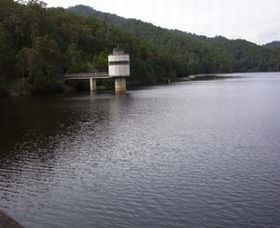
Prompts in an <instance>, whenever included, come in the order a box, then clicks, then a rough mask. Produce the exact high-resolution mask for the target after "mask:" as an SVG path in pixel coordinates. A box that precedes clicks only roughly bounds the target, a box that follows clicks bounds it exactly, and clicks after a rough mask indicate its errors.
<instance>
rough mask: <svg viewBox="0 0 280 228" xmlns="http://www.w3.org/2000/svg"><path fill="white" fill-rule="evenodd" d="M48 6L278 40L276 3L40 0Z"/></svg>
mask: <svg viewBox="0 0 280 228" xmlns="http://www.w3.org/2000/svg"><path fill="white" fill-rule="evenodd" d="M44 2H46V3H47V4H48V6H49V7H52V6H62V7H69V6H73V5H77V4H84V5H88V6H91V7H93V8H95V9H96V10H99V11H103V12H109V13H115V14H118V15H119V16H123V17H126V18H137V19H141V20H143V21H146V22H151V23H153V24H155V25H158V26H161V27H165V28H171V29H180V30H183V31H187V32H191V33H195V34H199V35H207V36H211V37H212V36H216V35H222V36H225V37H227V38H231V39H236V38H242V39H246V40H250V41H253V42H255V43H258V44H264V43H267V42H270V41H274V40H280V0H44Z"/></svg>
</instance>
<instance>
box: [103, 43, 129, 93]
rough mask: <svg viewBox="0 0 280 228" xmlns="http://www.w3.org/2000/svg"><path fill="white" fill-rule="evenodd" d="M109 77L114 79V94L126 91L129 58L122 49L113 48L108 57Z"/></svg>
mask: <svg viewBox="0 0 280 228" xmlns="http://www.w3.org/2000/svg"><path fill="white" fill-rule="evenodd" d="M108 68H109V77H110V78H114V79H115V92H116V94H122V93H125V91H126V78H127V77H130V58H129V55H128V54H126V53H125V52H124V49H122V48H115V49H114V50H113V54H110V55H109V56H108Z"/></svg>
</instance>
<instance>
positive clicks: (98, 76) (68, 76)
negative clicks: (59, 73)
mask: <svg viewBox="0 0 280 228" xmlns="http://www.w3.org/2000/svg"><path fill="white" fill-rule="evenodd" d="M63 78H64V79H90V78H93V79H103V78H104V79H106V78H111V77H110V76H109V74H108V73H107V72H96V73H78V74H65V75H63Z"/></svg>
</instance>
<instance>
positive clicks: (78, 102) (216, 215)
mask: <svg viewBox="0 0 280 228" xmlns="http://www.w3.org/2000/svg"><path fill="white" fill-rule="evenodd" d="M243 76H245V77H243V78H229V79H225V80H215V81H196V82H182V83H177V84H173V85H171V86H159V87H152V88H146V89H142V90H138V91H130V92H128V94H127V95H125V96H114V95H110V94H108V95H95V96H90V95H70V96H69V95H68V96H54V97H33V98H17V99H0V107H1V113H0V115H1V118H0V137H1V138H0V208H1V209H2V210H4V211H6V212H8V213H9V214H10V215H12V216H13V217H14V218H15V219H17V220H18V221H19V222H21V223H22V224H23V225H25V226H26V227H31V228H33V227H34V228H35V227H43V228H45V227H77V228H78V227H163V228H164V227H213V228H214V227H215V228H216V227H227V228H228V227H254V228H255V227H275V228H276V227H280V165H279V163H280V74H277V73H275V74H246V75H243Z"/></svg>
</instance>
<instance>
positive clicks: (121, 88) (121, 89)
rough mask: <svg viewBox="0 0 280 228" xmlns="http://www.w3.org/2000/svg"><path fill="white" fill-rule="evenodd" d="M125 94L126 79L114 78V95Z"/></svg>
mask: <svg viewBox="0 0 280 228" xmlns="http://www.w3.org/2000/svg"><path fill="white" fill-rule="evenodd" d="M125 92H126V78H124V77H121V78H115V93H116V94H124V93H125Z"/></svg>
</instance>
